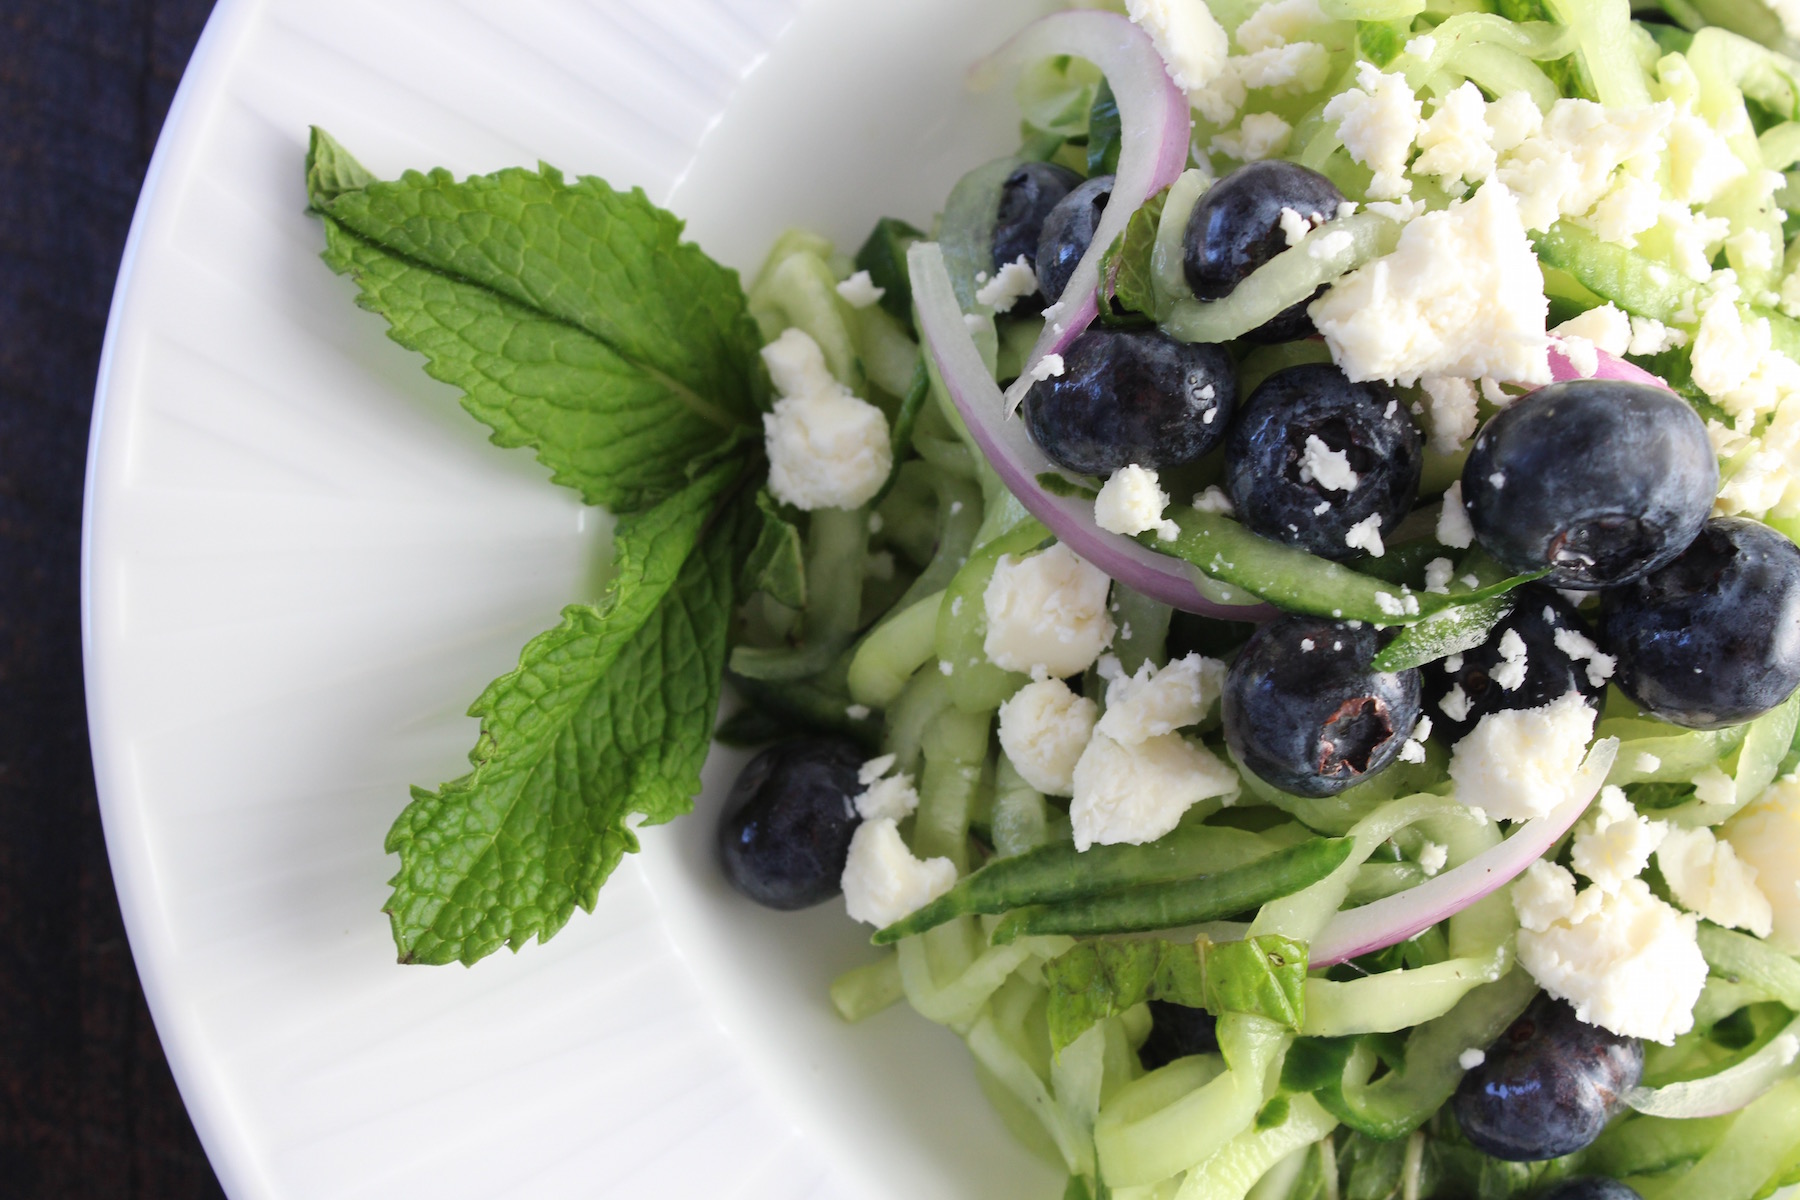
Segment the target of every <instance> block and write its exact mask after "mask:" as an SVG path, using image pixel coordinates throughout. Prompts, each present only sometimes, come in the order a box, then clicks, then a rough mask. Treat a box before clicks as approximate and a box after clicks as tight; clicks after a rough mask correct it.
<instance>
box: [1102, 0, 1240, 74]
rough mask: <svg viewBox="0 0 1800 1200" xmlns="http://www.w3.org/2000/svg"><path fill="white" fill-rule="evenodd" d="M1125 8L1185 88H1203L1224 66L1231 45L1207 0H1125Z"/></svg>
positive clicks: (1166, 66) (1171, 72)
mask: <svg viewBox="0 0 1800 1200" xmlns="http://www.w3.org/2000/svg"><path fill="white" fill-rule="evenodd" d="M1125 11H1126V13H1127V15H1129V16H1130V17H1131V19H1132V20H1133V21H1135V22H1136V23H1137V24H1138V25H1139V26H1140V27H1141V28H1142V29H1143V31H1144V32H1145V33H1147V34H1149V35H1150V40H1151V42H1152V43H1154V44H1155V46H1156V52H1157V53H1158V54H1160V55H1162V60H1163V67H1164V69H1166V70H1167V71H1168V73H1169V78H1170V79H1171V80H1172V81H1174V84H1175V86H1176V87H1178V88H1180V89H1181V90H1182V91H1184V92H1197V91H1199V90H1201V89H1202V88H1204V87H1205V86H1206V85H1207V84H1209V83H1211V82H1212V81H1213V79H1214V78H1215V77H1217V76H1218V74H1219V72H1220V70H1221V69H1223V68H1224V66H1225V56H1226V55H1227V54H1229V53H1230V52H1231V50H1230V45H1229V43H1228V42H1227V41H1226V38H1225V30H1224V28H1223V27H1222V26H1220V24H1219V23H1218V21H1216V20H1214V19H1213V15H1212V10H1210V9H1209V8H1207V6H1206V4H1205V3H1204V0H1125Z"/></svg>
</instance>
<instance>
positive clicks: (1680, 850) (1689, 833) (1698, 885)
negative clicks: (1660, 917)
mask: <svg viewBox="0 0 1800 1200" xmlns="http://www.w3.org/2000/svg"><path fill="white" fill-rule="evenodd" d="M1656 865H1657V868H1658V869H1659V870H1661V871H1662V875H1663V879H1665V880H1666V881H1667V882H1668V884H1669V894H1670V895H1672V896H1674V897H1675V903H1677V904H1679V905H1681V907H1683V908H1685V909H1687V910H1688V911H1689V912H1693V913H1698V914H1699V915H1700V916H1702V917H1705V918H1706V919H1707V920H1708V921H1711V922H1712V923H1713V924H1715V925H1725V926H1728V927H1730V928H1733V929H1747V930H1749V931H1750V932H1751V933H1754V934H1755V935H1756V936H1757V937H1768V936H1769V932H1770V930H1771V929H1772V928H1773V926H1774V917H1775V913H1774V909H1773V907H1772V906H1771V905H1770V903H1769V898H1768V897H1767V896H1765V895H1763V893H1762V890H1761V889H1760V888H1758V887H1757V886H1756V875H1757V872H1756V868H1755V867H1753V866H1751V865H1750V864H1749V863H1747V862H1745V861H1744V860H1743V859H1741V858H1739V857H1738V854H1737V851H1736V849H1734V848H1733V847H1732V844H1731V843H1730V842H1728V841H1724V842H1722V841H1720V840H1718V838H1716V837H1714V836H1713V831H1712V830H1710V829H1705V828H1700V829H1671V830H1670V831H1669V834H1668V836H1667V837H1665V838H1663V841H1662V845H1660V846H1658V847H1657V849H1656Z"/></svg>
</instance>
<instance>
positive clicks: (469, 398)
mask: <svg viewBox="0 0 1800 1200" xmlns="http://www.w3.org/2000/svg"><path fill="white" fill-rule="evenodd" d="M307 182H308V194H309V196H310V198H311V201H312V204H313V207H314V208H315V210H316V211H318V212H319V213H320V214H321V215H322V216H323V217H324V218H325V228H326V252H325V260H326V262H327V263H329V264H330V265H331V266H332V267H333V268H334V269H336V270H338V271H340V272H342V273H345V274H348V275H350V276H352V277H353V278H354V279H355V280H356V283H357V285H358V287H359V288H360V289H361V295H360V297H359V299H358V303H360V304H361V305H362V306H363V307H365V308H368V309H370V310H372V311H375V312H378V313H380V314H381V315H382V316H383V317H385V318H387V321H388V323H389V326H390V330H389V332H390V336H392V337H393V338H394V340H395V341H397V342H399V343H400V344H401V345H403V346H406V347H408V348H409V349H413V350H417V351H419V352H420V353H422V354H424V355H425V357H426V360H427V364H426V370H427V372H428V373H429V374H431V375H432V376H433V377H434V378H437V379H441V380H443V381H444V382H446V383H450V384H452V385H454V386H456V387H458V388H460V389H462V391H463V393H464V400H463V405H464V407H465V408H466V409H468V411H469V412H470V414H471V415H473V416H474V417H476V418H477V419H478V420H480V421H482V422H483V423H484V424H486V425H488V426H489V427H490V428H492V429H493V431H494V439H493V440H494V441H495V442H496V443H497V444H499V445H502V446H529V447H531V448H532V449H533V450H534V451H536V453H537V457H538V459H539V460H540V461H541V462H543V463H544V464H545V465H546V466H547V467H549V468H550V470H551V473H552V477H553V478H554V479H555V480H556V482H558V483H561V484H565V485H567V486H569V487H573V488H575V489H576V490H578V491H579V492H581V494H582V497H583V498H584V499H585V500H587V501H588V502H589V503H590V504H600V505H604V506H606V507H608V508H611V509H613V510H614V511H616V512H619V513H631V512H636V511H639V510H641V509H644V508H646V507H648V506H650V505H653V504H655V503H657V502H658V501H660V500H662V499H664V498H665V497H667V496H669V495H671V494H673V493H674V492H676V491H678V490H680V489H681V488H682V487H684V486H686V484H687V482H688V481H689V479H690V478H691V477H692V476H693V474H694V473H695V464H696V463H705V462H709V461H717V459H718V456H719V453H720V449H721V447H724V448H725V453H726V455H730V454H732V453H735V446H736V443H737V442H738V441H740V440H743V439H747V438H753V437H756V436H758V435H759V434H760V429H759V426H758V420H757V414H758V412H759V410H760V408H761V406H762V405H763V403H764V401H765V399H766V390H767V381H766V375H765V372H764V371H763V368H762V364H761V361H760V358H759V354H758V351H759V348H760V345H761V342H760V339H759V337H758V334H757V331H756V326H755V324H754V322H752V321H751V319H750V315H749V312H748V307H747V305H746V303H745V300H744V294H743V289H742V288H741V287H740V286H739V283H738V277H737V275H736V273H735V272H733V271H730V270H727V269H726V268H724V267H721V266H719V265H718V264H717V263H715V262H713V261H712V260H711V259H709V258H707V257H706V255H704V254H703V253H701V252H700V250H699V249H697V248H696V247H694V246H692V245H688V244H685V243H682V242H681V241H680V234H681V222H680V221H679V220H677V219H676V218H675V217H674V216H672V215H671V214H669V213H667V212H664V211H662V210H661V209H658V208H656V207H655V206H654V205H652V204H651V203H650V202H649V200H648V199H646V198H645V196H644V194H643V193H642V192H640V191H633V192H629V193H626V192H616V191H614V190H612V189H611V188H609V187H608V186H607V185H606V184H605V183H603V182H601V181H600V180H598V179H591V178H583V179H578V180H576V181H574V182H573V183H569V182H566V181H565V180H564V179H563V177H562V176H561V175H560V174H559V173H557V172H556V171H555V170H553V169H551V168H549V167H542V168H540V169H539V170H538V171H536V172H532V171H522V170H509V171H501V172H499V173H498V174H495V175H488V176H478V177H473V178H470V179H466V180H462V181H457V180H455V179H453V178H452V177H451V176H450V175H449V174H448V173H447V172H444V171H434V172H432V173H431V174H429V175H420V174H417V173H409V174H407V175H406V176H404V177H403V178H401V179H399V180H397V181H393V182H377V181H370V180H369V178H368V173H367V172H366V171H364V170H363V169H362V168H361V167H360V166H358V165H357V164H356V162H355V160H354V159H352V158H350V156H349V155H348V154H347V153H345V152H344V151H343V148H342V147H341V146H338V145H337V143H335V142H332V141H331V140H330V139H329V138H328V137H326V136H325V135H324V134H315V137H314V143H313V149H312V153H311V154H309V156H308V171H307Z"/></svg>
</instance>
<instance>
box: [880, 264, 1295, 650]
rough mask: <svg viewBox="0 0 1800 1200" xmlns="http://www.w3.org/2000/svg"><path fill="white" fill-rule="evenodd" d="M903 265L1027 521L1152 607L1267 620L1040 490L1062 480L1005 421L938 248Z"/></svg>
mask: <svg viewBox="0 0 1800 1200" xmlns="http://www.w3.org/2000/svg"><path fill="white" fill-rule="evenodd" d="M906 265H907V268H908V270H909V271H910V272H911V274H912V291H913V303H914V305H915V306H916V307H917V310H918V317H919V332H920V334H921V335H922V336H923V338H924V340H925V346H926V348H927V349H928V350H929V351H930V352H931V360H932V362H933V363H934V364H935V365H936V366H937V369H938V374H939V375H940V376H942V378H943V380H944V386H945V388H946V389H948V391H949V393H950V398H951V399H952V400H953V401H955V403H956V410H957V412H959V413H961V414H962V419H963V421H964V423H965V424H967V425H968V427H969V433H970V435H971V436H973V437H974V439H975V444H976V445H977V446H978V447H980V449H981V453H982V454H983V455H984V456H986V458H987V460H988V462H989V463H990V464H992V466H993V468H994V471H995V473H996V474H998V475H999V476H1000V481H1001V482H1002V483H1004V484H1005V485H1006V487H1007V490H1009V491H1010V492H1012V494H1013V495H1015V496H1017V497H1018V498H1019V501H1020V503H1022V504H1024V506H1025V507H1026V508H1027V509H1028V510H1030V512H1031V515H1032V516H1034V517H1036V518H1037V519H1038V520H1040V521H1042V522H1043V523H1044V524H1045V525H1047V526H1049V527H1050V531H1051V532H1052V533H1054V534H1055V535H1056V536H1057V538H1058V539H1059V540H1061V541H1062V543H1063V544H1064V545H1066V546H1067V547H1068V548H1069V549H1071V550H1073V551H1074V552H1075V553H1076V554H1079V555H1080V556H1081V557H1082V558H1084V559H1086V560H1087V561H1088V562H1090V563H1093V564H1094V565H1095V566H1096V567H1099V568H1100V569H1101V570H1102V571H1105V572H1106V573H1107V574H1108V575H1110V576H1112V577H1113V578H1114V579H1116V580H1118V581H1119V582H1120V583H1122V584H1124V585H1125V586H1127V587H1129V588H1133V589H1135V590H1136V591H1139V592H1142V593H1143V594H1144V595H1146V596H1148V597H1150V598H1151V599H1152V600H1157V601H1160V602H1161V603H1163V604H1170V605H1174V606H1175V607H1176V608H1180V609H1185V610H1186V611H1188V612H1193V613H1199V614H1201V615H1202V616H1208V617H1221V618H1224V619H1226V620H1231V621H1255V620H1261V619H1263V618H1265V617H1267V616H1268V615H1270V614H1271V611H1272V610H1270V609H1269V608H1268V606H1266V605H1264V604H1261V603H1253V604H1247V605H1243V606H1238V605H1229V604H1220V603H1217V602H1215V601H1213V600H1210V599H1208V598H1207V597H1206V596H1204V595H1202V594H1201V593H1200V590H1199V589H1198V588H1197V587H1195V586H1194V578H1193V574H1192V571H1193V568H1191V567H1189V566H1188V565H1187V564H1186V563H1184V562H1182V561H1181V560H1180V559H1177V558H1172V557H1170V556H1169V555H1166V554H1158V553H1157V552H1156V551H1154V550H1151V549H1150V548H1148V547H1146V546H1140V545H1139V544H1138V543H1136V542H1134V541H1132V540H1131V539H1130V538H1128V537H1123V536H1121V535H1119V534H1116V533H1108V532H1106V531H1105V530H1104V529H1101V528H1100V527H1099V526H1098V525H1096V524H1094V502H1093V501H1092V500H1088V499H1083V498H1081V497H1079V496H1053V495H1051V494H1050V493H1049V492H1046V491H1045V490H1044V489H1043V488H1042V487H1040V486H1038V482H1037V477H1038V476H1039V475H1041V474H1044V473H1046V472H1050V473H1058V474H1060V472H1058V471H1057V468H1056V466H1055V464H1053V463H1052V462H1051V461H1050V460H1049V459H1048V458H1045V457H1044V453H1043V451H1041V450H1039V449H1038V448H1037V445H1036V444H1035V443H1034V442H1032V440H1031V436H1030V435H1029V434H1028V433H1026V432H1025V423H1024V422H1023V421H1020V420H1016V419H1013V418H1010V417H1008V416H1007V413H1006V399H1005V397H1003V396H1002V395H1001V394H1000V388H999V386H998V385H997V384H995V382H994V380H993V377H992V376H991V375H989V374H988V369H987V365H986V364H985V363H983V362H982V361H981V352H980V351H979V350H977V349H976V348H975V342H974V339H972V338H971V337H970V336H969V327H968V325H967V324H965V323H964V321H963V312H962V308H961V306H960V305H958V304H957V302H956V292H955V290H954V289H953V288H952V287H951V284H950V272H949V271H948V270H946V269H945V267H944V253H943V251H942V250H941V249H940V248H939V247H938V245H937V243H935V242H915V243H913V245H912V247H911V249H909V250H908V251H907V254H906ZM1246 596H1248V593H1246Z"/></svg>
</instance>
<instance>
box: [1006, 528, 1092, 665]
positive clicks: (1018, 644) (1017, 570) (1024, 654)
mask: <svg viewBox="0 0 1800 1200" xmlns="http://www.w3.org/2000/svg"><path fill="white" fill-rule="evenodd" d="M1111 585H1112V580H1110V579H1109V578H1107V575H1106V572H1104V571H1102V570H1100V568H1098V567H1096V566H1094V565H1092V564H1091V563H1088V562H1086V561H1084V560H1083V559H1082V558H1081V557H1080V556H1078V555H1077V554H1076V553H1075V552H1074V551H1073V550H1071V549H1069V548H1068V547H1067V546H1065V545H1063V544H1062V543H1061V542H1058V543H1057V544H1056V545H1054V546H1051V547H1050V548H1049V549H1048V550H1042V551H1039V552H1038V553H1036V554H1032V555H1028V556H1026V557H1025V558H1022V559H1018V558H1014V557H1013V556H1012V555H1010V554H1004V555H1001V557H1000V561H999V562H998V563H997V564H995V566H994V577H993V578H992V579H990V580H989V581H988V585H987V590H986V591H985V592H983V593H982V598H981V600H982V606H983V608H984V610H985V612H986V614H987V625H988V628H987V637H986V638H985V640H984V641H983V643H982V649H983V651H984V652H985V653H986V654H987V656H988V660H989V661H990V662H992V663H993V664H994V665H995V666H997V667H1000V668H1002V669H1003V670H1007V671H1025V672H1030V671H1031V670H1033V669H1034V668H1037V667H1042V668H1044V669H1045V670H1046V671H1048V672H1049V673H1050V674H1051V675H1057V676H1065V675H1075V674H1079V673H1080V672H1082V671H1085V670H1087V669H1088V667H1090V666H1092V665H1093V662H1094V660H1095V659H1096V658H1098V657H1100V652H1101V651H1102V650H1105V649H1106V647H1107V646H1108V645H1110V644H1111V643H1112V639H1113V621H1112V617H1110V616H1108V615H1107V612H1106V593H1107V589H1108V588H1109V587H1110V586H1111Z"/></svg>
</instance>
